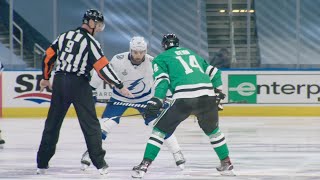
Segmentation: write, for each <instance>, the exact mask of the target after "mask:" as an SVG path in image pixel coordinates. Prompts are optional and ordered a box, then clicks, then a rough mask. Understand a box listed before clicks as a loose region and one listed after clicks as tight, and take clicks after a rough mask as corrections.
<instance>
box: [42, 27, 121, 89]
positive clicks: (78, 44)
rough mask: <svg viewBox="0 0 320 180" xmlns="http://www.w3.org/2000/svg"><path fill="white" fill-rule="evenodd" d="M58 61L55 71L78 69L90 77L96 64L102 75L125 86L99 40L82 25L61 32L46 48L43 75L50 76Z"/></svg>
mask: <svg viewBox="0 0 320 180" xmlns="http://www.w3.org/2000/svg"><path fill="white" fill-rule="evenodd" d="M55 62H56V69H55V73H59V72H66V73H75V74H77V75H79V76H80V75H83V76H85V77H90V71H91V70H92V68H94V69H95V70H96V71H97V73H98V75H99V77H100V78H101V79H103V80H105V81H107V82H108V83H111V84H114V85H115V86H116V87H117V88H120V89H121V88H122V87H123V84H122V82H121V80H120V79H119V78H118V76H117V75H116V73H115V71H114V70H113V69H112V67H111V65H110V64H109V61H108V59H107V58H106V57H105V56H104V54H103V52H102V50H101V46H100V43H99V42H98V41H96V40H95V38H94V37H93V36H92V35H91V34H90V33H89V32H88V31H87V30H86V29H83V28H78V29H76V30H71V31H67V32H65V33H63V34H61V35H60V36H59V37H58V38H57V39H56V40H55V41H54V42H53V43H52V44H51V46H50V47H49V48H48V49H47V50H46V54H45V57H44V59H43V64H42V72H43V79H46V80H48V79H49V78H50V74H51V71H52V69H53V67H54V63H55Z"/></svg>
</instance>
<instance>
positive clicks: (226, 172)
mask: <svg viewBox="0 0 320 180" xmlns="http://www.w3.org/2000/svg"><path fill="white" fill-rule="evenodd" d="M219 173H220V174H221V176H236V174H235V173H234V171H233V170H229V171H220V172H219Z"/></svg>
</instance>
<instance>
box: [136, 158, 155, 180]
mask: <svg viewBox="0 0 320 180" xmlns="http://www.w3.org/2000/svg"><path fill="white" fill-rule="evenodd" d="M151 162H152V161H150V160H147V159H144V160H142V162H141V163H140V164H139V165H138V166H134V167H133V169H132V171H133V173H132V177H133V178H143V176H144V174H145V173H146V172H147V170H148V167H149V166H150V164H151Z"/></svg>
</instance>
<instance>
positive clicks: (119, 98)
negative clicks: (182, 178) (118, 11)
mask: <svg viewBox="0 0 320 180" xmlns="http://www.w3.org/2000/svg"><path fill="white" fill-rule="evenodd" d="M152 60H153V57H152V56H150V55H149V54H147V43H146V41H145V40H144V38H143V37H139V36H135V37H133V38H132V39H131V41H130V49H129V52H124V53H120V54H117V55H115V56H114V57H113V58H112V59H111V61H110V63H111V65H112V67H113V68H114V70H115V71H116V72H119V73H118V75H119V78H121V79H122V80H123V83H124V85H125V86H127V87H128V89H129V90H130V91H131V92H132V94H133V95H134V98H129V97H125V96H123V95H121V93H120V92H119V89H117V88H115V87H114V88H113V94H112V96H111V98H110V102H126V103H134V104H142V105H146V104H147V101H148V100H149V99H150V98H151V97H153V90H152V84H153V77H152V74H153V71H152V63H151V62H152ZM90 84H91V86H92V87H93V88H98V87H99V86H100V85H101V84H102V81H101V79H100V78H99V77H98V76H97V75H96V74H93V76H92V80H91V82H90ZM115 104H116V103H108V105H107V106H106V108H105V110H104V112H103V115H102V119H101V120H100V123H101V128H102V139H103V140H106V138H107V136H108V134H109V133H110V132H111V130H112V128H114V127H116V126H117V125H118V124H119V123H120V117H121V116H122V114H123V113H124V112H125V111H126V110H127V108H128V106H121V105H115ZM134 108H135V109H137V110H138V111H139V112H140V113H141V114H142V113H144V108H141V107H134ZM144 120H145V124H146V125H148V126H151V128H152V126H153V121H152V120H153V119H150V118H149V119H144ZM164 142H165V144H166V146H167V147H168V149H169V150H170V152H171V153H172V154H173V157H174V159H175V163H176V165H177V166H178V167H180V168H181V169H183V168H184V164H185V159H184V157H183V154H182V152H181V149H180V146H179V144H178V142H177V139H176V137H175V135H174V134H171V135H168V136H167V137H166V138H165V141H164ZM81 164H82V170H85V169H86V168H87V167H88V166H89V165H90V158H89V155H88V152H87V151H86V152H85V153H84V154H83V156H82V159H81Z"/></svg>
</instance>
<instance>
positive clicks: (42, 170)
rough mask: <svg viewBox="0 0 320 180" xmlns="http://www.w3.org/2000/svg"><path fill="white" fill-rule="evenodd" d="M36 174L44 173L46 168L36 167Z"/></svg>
mask: <svg viewBox="0 0 320 180" xmlns="http://www.w3.org/2000/svg"><path fill="white" fill-rule="evenodd" d="M36 174H39V175H40V174H46V169H39V168H38V169H37V172H36Z"/></svg>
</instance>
